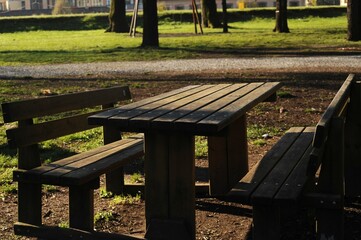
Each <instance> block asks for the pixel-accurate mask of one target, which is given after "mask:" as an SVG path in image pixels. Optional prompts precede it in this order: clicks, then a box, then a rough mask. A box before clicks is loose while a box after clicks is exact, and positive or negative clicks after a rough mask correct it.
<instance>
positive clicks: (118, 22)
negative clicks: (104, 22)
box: [106, 0, 129, 33]
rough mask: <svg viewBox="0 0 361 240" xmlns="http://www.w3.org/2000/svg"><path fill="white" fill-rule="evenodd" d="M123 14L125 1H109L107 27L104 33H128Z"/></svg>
mask: <svg viewBox="0 0 361 240" xmlns="http://www.w3.org/2000/svg"><path fill="white" fill-rule="evenodd" d="M125 13H126V11H125V0H111V3H110V11H109V27H108V28H107V30H106V32H116V33H120V32H129V25H128V23H127V19H126V16H125Z"/></svg>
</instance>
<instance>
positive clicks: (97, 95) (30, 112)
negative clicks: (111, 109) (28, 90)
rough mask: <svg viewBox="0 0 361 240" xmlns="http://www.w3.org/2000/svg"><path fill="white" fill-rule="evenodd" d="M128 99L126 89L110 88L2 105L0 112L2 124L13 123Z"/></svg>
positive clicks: (128, 92) (127, 89) (128, 94)
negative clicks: (1, 111)
mask: <svg viewBox="0 0 361 240" xmlns="http://www.w3.org/2000/svg"><path fill="white" fill-rule="evenodd" d="M130 98H131V95H130V91H129V88H128V87H112V88H106V89H99V90H94V91H87V92H80V93H71V94H64V95H59V96H51V97H43V98H36V99H30V100H23V101H17V102H10V103H3V104H2V110H3V117H4V122H13V121H19V120H24V119H28V118H36V117H41V116H46V115H51V114H54V113H59V112H65V111H70V110H76V109H82V108H86V107H92V106H97V105H102V104H107V103H111V102H117V101H121V100H127V99H130Z"/></svg>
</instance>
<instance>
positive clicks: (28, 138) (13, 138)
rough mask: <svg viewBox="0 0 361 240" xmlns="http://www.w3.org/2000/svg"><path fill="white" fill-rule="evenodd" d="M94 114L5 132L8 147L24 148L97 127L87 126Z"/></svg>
mask: <svg viewBox="0 0 361 240" xmlns="http://www.w3.org/2000/svg"><path fill="white" fill-rule="evenodd" d="M92 114H94V112H91V113H86V114H80V115H76V116H72V117H66V118H62V119H58V120H54V121H48V122H43V123H39V124H34V125H30V126H26V127H19V128H12V129H9V130H7V131H6V134H7V138H8V144H9V146H10V147H24V146H29V145H31V144H35V143H39V142H43V141H46V140H50V139H54V138H58V137H62V136H65V135H68V134H72V133H76V132H81V131H85V130H88V129H92V128H94V127H97V126H95V125H89V124H88V121H87V118H88V117H89V116H91V115H92Z"/></svg>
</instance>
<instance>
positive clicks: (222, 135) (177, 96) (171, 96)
mask: <svg viewBox="0 0 361 240" xmlns="http://www.w3.org/2000/svg"><path fill="white" fill-rule="evenodd" d="M280 87H281V84H280V83H278V82H266V83H264V82H257V83H239V84H215V85H191V86H187V87H183V88H181V89H177V90H174V91H171V92H168V93H164V94H161V95H158V96H154V97H151V98H147V99H143V100H141V101H138V102H134V103H131V104H128V105H124V106H121V107H119V108H116V109H113V110H109V111H105V112H102V113H99V114H96V115H93V116H91V117H89V118H88V120H89V123H90V124H98V125H108V126H112V127H114V128H117V129H119V130H121V131H129V132H143V133H144V134H145V141H144V143H145V212H146V225H147V233H146V237H147V238H150V239H160V238H163V239H195V155H194V154H195V136H197V135H200V136H207V137H208V149H209V150H208V151H209V153H208V154H209V177H210V193H211V194H212V195H223V194H225V193H227V192H228V191H229V190H230V189H231V188H232V186H233V185H234V184H235V183H237V182H238V181H239V180H240V179H241V178H242V177H243V176H244V175H245V174H246V173H247V172H248V152H247V133H246V127H247V124H246V112H247V111H249V110H250V109H251V108H253V107H254V106H255V105H257V104H258V103H260V102H262V101H266V100H270V99H273V100H274V99H275V98H274V97H275V96H276V91H277V90H278V89H279V88H280Z"/></svg>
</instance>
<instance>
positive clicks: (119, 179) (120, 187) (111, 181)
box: [105, 167, 124, 195]
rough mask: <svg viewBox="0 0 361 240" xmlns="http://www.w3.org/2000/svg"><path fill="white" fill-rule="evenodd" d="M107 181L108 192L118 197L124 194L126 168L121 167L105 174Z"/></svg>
mask: <svg viewBox="0 0 361 240" xmlns="http://www.w3.org/2000/svg"><path fill="white" fill-rule="evenodd" d="M105 179H106V190H107V192H112V193H113V194H117V195H120V194H122V193H123V192H124V168H122V167H120V168H118V169H115V170H113V171H111V172H109V173H107V174H105Z"/></svg>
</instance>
